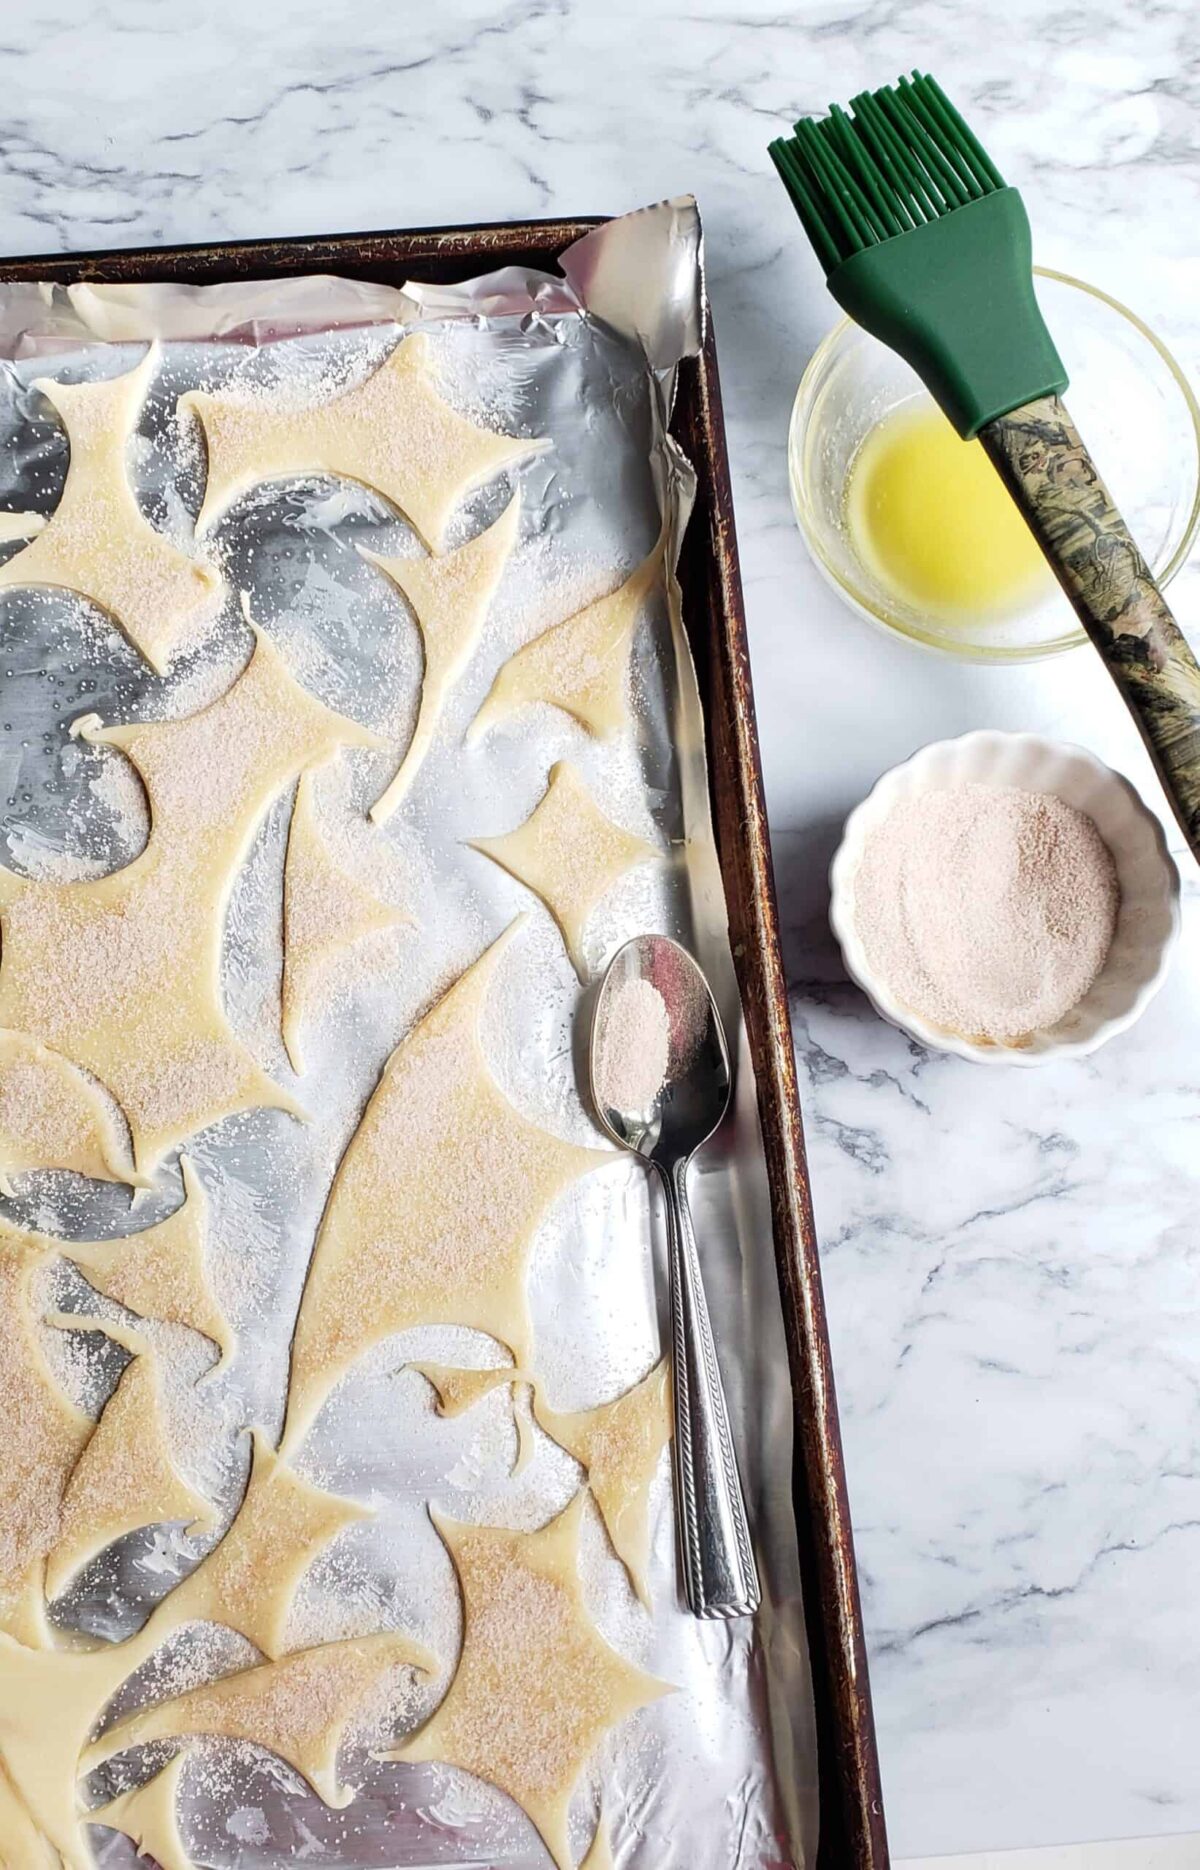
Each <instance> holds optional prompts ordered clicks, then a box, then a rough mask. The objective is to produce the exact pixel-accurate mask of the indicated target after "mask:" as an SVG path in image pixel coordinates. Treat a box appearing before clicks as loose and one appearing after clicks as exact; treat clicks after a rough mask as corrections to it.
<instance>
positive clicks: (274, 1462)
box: [155, 1429, 370, 1660]
mask: <svg viewBox="0 0 1200 1870" xmlns="http://www.w3.org/2000/svg"><path fill="white" fill-rule="evenodd" d="M369 1517H370V1514H369V1512H368V1511H367V1509H366V1508H365V1507H361V1506H357V1505H355V1503H354V1502H353V1501H352V1500H343V1499H339V1498H338V1497H337V1496H336V1495H334V1494H330V1493H323V1492H322V1491H321V1489H320V1488H318V1487H313V1486H311V1485H310V1483H309V1482H308V1481H306V1480H302V1479H301V1477H300V1475H299V1474H296V1473H293V1471H292V1470H291V1469H290V1468H289V1467H287V1466H285V1464H284V1463H283V1461H281V1459H280V1458H279V1456H278V1455H277V1454H275V1453H274V1451H273V1450H272V1449H271V1447H270V1445H269V1444H268V1442H267V1441H266V1439H265V1437H264V1436H263V1435H262V1434H261V1433H260V1432H259V1431H258V1430H257V1429H256V1430H255V1431H254V1454H253V1462H252V1466H251V1470H250V1480H249V1484H248V1485H247V1488H246V1491H245V1493H244V1495H243V1496H242V1503H241V1506H240V1507H239V1508H238V1511H237V1515H236V1517H235V1519H234V1520H233V1523H232V1525H231V1526H230V1527H229V1530H228V1531H227V1532H226V1534H225V1536H224V1538H223V1539H222V1540H221V1541H220V1543H219V1544H218V1545H216V1546H214V1548H213V1550H212V1551H211V1552H210V1553H209V1554H208V1557H207V1558H205V1559H203V1560H202V1562H201V1563H200V1564H199V1565H198V1566H197V1568H196V1570H195V1571H193V1572H192V1573H191V1575H190V1576H189V1577H187V1578H185V1579H184V1580H183V1582H182V1584H179V1585H177V1586H176V1588H175V1590H174V1591H172V1593H171V1595H170V1596H169V1597H167V1598H164V1600H163V1602H162V1604H160V1606H159V1608H158V1610H157V1611H156V1612H155V1616H156V1617H157V1618H158V1619H159V1620H160V1621H161V1622H164V1623H165V1622H168V1621H169V1622H170V1623H171V1624H172V1625H176V1624H178V1623H180V1622H183V1623H191V1622H206V1623H224V1624H228V1626H229V1628H230V1629H232V1630H237V1631H238V1633H239V1635H241V1636H244V1637H246V1638H247V1640H248V1641H249V1642H251V1643H253V1644H254V1645H255V1646H256V1647H257V1648H258V1649H261V1650H262V1652H263V1654H264V1656H269V1657H271V1658H272V1660H274V1659H275V1658H277V1657H278V1656H280V1655H281V1654H282V1653H283V1650H284V1647H285V1630H286V1627H287V1619H288V1612H289V1610H290V1609H291V1604H292V1598H293V1597H294V1596H295V1593H296V1587H297V1585H298V1584H299V1583H300V1580H301V1578H302V1577H303V1576H304V1573H305V1572H306V1571H307V1570H308V1567H309V1566H310V1565H311V1564H312V1562H313V1560H314V1559H315V1558H316V1557H317V1555H318V1553H320V1552H322V1551H323V1550H324V1549H325V1547H326V1546H327V1545H328V1544H329V1542H330V1540H331V1539H332V1538H334V1536H335V1535H336V1534H337V1533H339V1532H341V1530H342V1528H343V1527H344V1526H349V1525H351V1524H352V1523H353V1522H354V1521H355V1520H360V1519H368V1518H369Z"/></svg>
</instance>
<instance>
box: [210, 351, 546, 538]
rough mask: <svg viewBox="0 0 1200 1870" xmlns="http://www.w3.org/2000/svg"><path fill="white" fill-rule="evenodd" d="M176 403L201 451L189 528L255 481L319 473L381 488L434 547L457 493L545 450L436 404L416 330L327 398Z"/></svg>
mask: <svg viewBox="0 0 1200 1870" xmlns="http://www.w3.org/2000/svg"><path fill="white" fill-rule="evenodd" d="M179 407H180V409H190V410H192V411H194V413H195V414H196V415H197V416H199V418H200V422H201V425H202V427H203V429H204V439H205V442H206V444H207V447H208V481H207V484H206V486H205V489H204V505H203V506H202V507H201V509H200V517H199V519H198V520H197V522H196V530H197V532H204V531H205V530H206V528H208V527H210V526H212V525H214V524H215V523H216V521H217V520H218V519H219V518H220V517H221V515H222V513H224V512H225V511H226V509H227V508H228V507H229V506H231V505H232V503H233V502H234V501H235V500H236V499H238V498H239V496H240V495H242V494H244V493H246V492H248V491H249V489H250V488H251V487H256V486H258V485H259V483H260V482H262V481H275V480H289V479H295V478H296V477H298V476H301V475H308V474H329V475H332V476H333V477H334V478H336V479H339V480H353V481H359V482H361V483H362V485H363V486H365V487H370V488H373V489H374V491H375V492H376V493H378V494H382V496H383V498H384V499H385V500H387V501H389V502H390V503H391V505H392V506H394V507H397V508H398V509H399V510H400V512H401V513H403V515H404V517H405V518H406V519H407V520H409V521H410V522H411V523H412V525H413V526H414V527H415V528H416V530H417V531H418V532H419V533H420V535H421V537H422V539H423V540H424V541H425V543H426V544H427V545H428V546H430V548H431V549H432V550H433V551H438V550H439V549H440V547H441V544H442V538H443V535H444V533H445V530H446V526H447V523H448V521H449V519H450V515H451V514H452V513H453V511H454V509H455V507H456V506H457V505H458V502H459V501H460V500H461V499H462V498H463V496H464V494H467V493H469V492H470V491H471V489H472V488H473V487H478V486H480V485H481V483H482V482H483V481H485V480H489V479H490V478H491V476H492V475H493V474H498V473H499V472H500V469H501V468H505V467H509V466H511V465H512V464H513V463H514V462H516V461H520V460H521V459H522V458H523V457H524V456H526V455H530V454H535V453H538V452H540V450H542V449H543V448H546V447H548V446H549V443H548V442H546V441H542V440H532V441H527V440H524V439H523V438H521V437H519V436H512V435H497V434H496V433H494V431H493V430H491V429H484V428H479V427H477V426H476V424H475V423H474V422H468V421H467V420H466V418H465V417H463V416H460V415H459V414H458V412H457V410H455V409H452V408H451V407H450V405H449V403H447V402H445V401H443V399H442V397H441V396H439V394H438V392H437V388H436V382H435V371H434V365H433V354H432V351H431V348H430V344H429V339H428V338H427V337H426V336H425V334H424V333H423V332H416V333H414V334H413V336H412V337H409V338H402V339H401V340H400V342H399V343H398V344H397V345H396V346H395V348H394V350H392V351H391V353H390V354H389V355H388V357H386V358H385V359H384V361H383V363H382V364H380V366H379V368H378V369H377V370H376V371H374V372H373V374H372V375H371V376H369V377H368V378H367V379H366V381H365V382H364V383H359V384H357V385H356V386H355V387H354V388H353V389H350V390H346V391H345V392H344V393H343V394H342V395H341V396H335V397H334V398H333V399H332V400H331V401H328V402H323V403H314V404H312V405H310V406H309V407H307V408H299V409H289V408H286V407H280V405H279V402H278V400H277V399H271V398H269V397H267V396H257V397H254V396H242V397H234V396H212V395H207V394H205V393H204V392H203V391H200V390H190V391H189V392H188V394H187V395H186V396H182V397H181V398H180V400H179Z"/></svg>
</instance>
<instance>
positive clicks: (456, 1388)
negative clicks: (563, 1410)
mask: <svg viewBox="0 0 1200 1870" xmlns="http://www.w3.org/2000/svg"><path fill="white" fill-rule="evenodd" d="M408 1368H409V1369H410V1370H416V1371H418V1372H419V1374H420V1375H421V1376H423V1377H424V1378H425V1381H426V1382H427V1383H428V1384H430V1385H431V1386H432V1388H433V1389H434V1390H435V1391H436V1392H437V1412H438V1414H439V1415H440V1416H459V1415H465V1414H466V1412H467V1410H468V1409H473V1408H474V1407H475V1405H476V1403H478V1402H482V1401H483V1399H484V1397H485V1396H488V1395H490V1394H491V1392H492V1391H493V1390H495V1389H499V1388H500V1387H501V1385H502V1384H511V1385H512V1386H513V1398H512V1403H513V1422H514V1424H515V1426H516V1431H517V1452H516V1456H515V1458H514V1461H513V1466H512V1472H513V1477H514V1479H515V1477H516V1476H517V1475H518V1474H520V1473H523V1472H524V1470H525V1468H526V1467H527V1466H528V1465H529V1462H530V1459H531V1458H532V1455H533V1432H532V1429H531V1426H530V1421H529V1406H528V1402H527V1400H526V1398H527V1397H528V1395H529V1393H530V1391H531V1390H532V1387H533V1386H532V1384H530V1383H528V1382H527V1381H526V1380H525V1378H524V1375H523V1372H521V1371H520V1370H518V1369H516V1368H515V1367H514V1365H512V1364H500V1365H499V1366H497V1367H496V1368H493V1369H490V1370H459V1369H454V1368H452V1367H451V1366H450V1365H449V1364H410V1365H409V1366H408Z"/></svg>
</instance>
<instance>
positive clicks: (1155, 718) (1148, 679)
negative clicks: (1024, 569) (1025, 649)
mask: <svg viewBox="0 0 1200 1870" xmlns="http://www.w3.org/2000/svg"><path fill="white" fill-rule="evenodd" d="M979 439H980V441H981V442H982V443H983V445H984V447H985V448H986V449H987V451H988V454H989V455H990V456H991V459H992V460H993V461H994V463H995V465H996V467H997V468H998V469H999V472H1000V475H1001V478H1002V479H1003V481H1004V483H1005V485H1006V486H1007V488H1008V491H1009V492H1010V493H1011V495H1012V497H1013V499H1014V500H1015V501H1016V503H1017V505H1018V506H1019V507H1020V509H1021V512H1022V513H1023V514H1024V516H1025V519H1026V520H1027V522H1028V524H1029V527H1030V529H1031V531H1032V532H1033V535H1034V537H1035V538H1036V540H1037V542H1038V544H1039V545H1040V546H1041V548H1042V551H1043V552H1044V553H1045V555H1046V557H1047V559H1048V560H1049V562H1050V565H1051V568H1052V569H1053V571H1054V574H1055V576H1056V577H1057V579H1058V581H1059V583H1060V584H1061V585H1062V588H1063V590H1064V591H1065V592H1066V594H1067V596H1068V597H1069V598H1070V600H1071V604H1072V606H1073V608H1074V610H1075V613H1076V615H1077V616H1078V618H1079V621H1080V622H1081V623H1082V625H1083V627H1084V629H1085V630H1086V631H1087V633H1088V635H1089V636H1090V637H1091V639H1092V642H1093V643H1094V644H1095V646H1096V648H1097V649H1098V650H1099V651H1100V654H1101V655H1102V656H1103V658H1104V660H1105V663H1106V664H1107V666H1108V672H1109V674H1110V675H1111V676H1112V678H1113V680H1114V682H1115V683H1116V684H1117V687H1118V688H1119V689H1120V691H1121V694H1122V695H1123V697H1124V699H1125V705H1126V706H1127V707H1128V709H1129V711H1130V713H1131V714H1132V715H1133V718H1134V720H1135V721H1136V722H1137V724H1138V727H1139V728H1140V729H1141V733H1142V738H1143V739H1144V741H1145V742H1146V745H1147V747H1148V748H1149V750H1150V757H1151V759H1152V760H1153V761H1154V765H1155V768H1156V770H1157V772H1158V776H1159V778H1160V779H1161V780H1162V783H1163V787H1164V790H1165V791H1166V794H1167V797H1168V799H1169V800H1170V801H1171V806H1172V808H1173V810H1174V812H1175V816H1176V818H1177V819H1178V820H1179V823H1180V825H1181V826H1182V828H1183V833H1184V836H1185V837H1186V838H1187V841H1188V844H1189V846H1190V848H1191V852H1192V855H1193V857H1195V858H1196V859H1197V861H1200V666H1198V665H1197V662H1196V658H1195V656H1194V655H1193V654H1192V652H1191V650H1190V649H1189V648H1188V645H1187V641H1186V639H1185V637H1184V635H1183V632H1182V630H1181V629H1180V628H1179V625H1178V624H1177V623H1176V621H1175V619H1174V617H1173V616H1172V615H1171V612H1170V611H1169V610H1168V608H1167V606H1166V603H1165V601H1164V599H1163V596H1162V593H1161V592H1160V590H1159V589H1158V586H1157V585H1156V584H1155V582H1154V579H1153V577H1152V576H1151V573H1150V569H1149V567H1148V566H1147V564H1146V561H1145V559H1144V558H1143V557H1142V555H1141V553H1140V552H1139V551H1138V549H1137V546H1136V545H1135V544H1134V542H1133V540H1132V539H1131V538H1130V536H1129V533H1128V531H1127V529H1126V526H1125V522H1124V520H1123V519H1122V518H1121V515H1120V514H1119V513H1118V512H1117V509H1116V507H1115V506H1114V505H1113V502H1112V496H1111V495H1110V493H1109V491H1108V489H1107V487H1106V486H1105V485H1104V482H1103V481H1102V480H1101V478H1100V476H1099V474H1098V473H1097V471H1096V467H1095V464H1094V463H1093V461H1092V458H1091V456H1090V455H1089V453H1088V451H1087V449H1086V448H1085V447H1084V445H1083V443H1082V442H1081V441H1080V439H1079V436H1078V434H1077V433H1076V430H1075V425H1074V423H1073V422H1072V421H1071V418H1070V416H1069V415H1068V414H1067V412H1066V410H1065V409H1064V408H1063V405H1062V403H1061V402H1060V401H1059V399H1058V397H1057V396H1041V397H1039V398H1038V399H1037V401H1036V402H1031V403H1026V404H1025V405H1024V407H1023V408H1020V409H1014V410H1013V411H1012V413H1011V414H1010V415H1006V416H1000V417H998V418H997V420H996V421H995V422H990V423H988V425H987V426H986V428H983V429H981V430H980V432H979Z"/></svg>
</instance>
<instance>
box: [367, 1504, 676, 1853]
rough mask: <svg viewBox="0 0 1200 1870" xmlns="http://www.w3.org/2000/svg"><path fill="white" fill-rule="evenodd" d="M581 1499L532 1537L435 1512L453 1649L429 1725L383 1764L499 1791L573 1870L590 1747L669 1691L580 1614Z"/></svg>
mask: <svg viewBox="0 0 1200 1870" xmlns="http://www.w3.org/2000/svg"><path fill="white" fill-rule="evenodd" d="M584 1499H585V1495H584V1494H582V1493H580V1494H577V1495H576V1496H575V1499H574V1500H573V1501H572V1502H571V1504H570V1506H568V1507H567V1509H566V1511H565V1512H563V1513H560V1514H559V1516H558V1518H557V1519H554V1520H552V1521H551V1522H550V1524H549V1525H548V1526H544V1527H543V1528H542V1530H541V1531H540V1532H507V1531H504V1530H503V1529H502V1528H500V1527H494V1526H469V1525H462V1524H459V1523H457V1522H455V1521H453V1520H445V1519H443V1518H442V1517H441V1516H440V1515H439V1514H437V1513H435V1514H434V1515H433V1519H434V1523H435V1525H436V1526H437V1529H438V1531H439V1533H440V1534H441V1536H442V1538H443V1539H444V1540H445V1542H446V1544H447V1546H448V1547H449V1549H450V1555H451V1557H452V1558H453V1560H454V1567H455V1570H456V1571H457V1573H458V1579H459V1584H460V1586H461V1588H462V1597H463V1642H462V1652H461V1654H460V1656H459V1661H458V1668H457V1670H456V1671H455V1675H454V1680H453V1681H452V1682H451V1684H450V1688H449V1691H448V1693H447V1695H446V1697H445V1699H444V1700H443V1702H442V1703H441V1705H440V1707H439V1708H438V1709H437V1711H436V1712H435V1713H434V1714H433V1716H432V1717H431V1719H430V1720H429V1721H428V1722H427V1723H426V1724H425V1726H424V1727H423V1728H421V1729H420V1731H419V1732H418V1733H417V1734H415V1735H414V1737H413V1738H412V1739H411V1740H409V1741H407V1742H406V1743H405V1745H404V1746H402V1747H399V1748H397V1749H396V1750H395V1751H394V1752H390V1753H388V1754H386V1755H384V1756H383V1757H385V1758H388V1759H395V1760H441V1761H443V1762H445V1763H446V1764H447V1765H450V1766H459V1767H462V1768H463V1769H464V1770H465V1771H466V1772H469V1773H473V1774H474V1775H475V1776H476V1778H478V1779H486V1780H487V1781H488V1782H489V1784H491V1785H494V1786H498V1787H499V1788H500V1790H501V1791H502V1792H506V1793H507V1794H508V1796H509V1798H511V1799H513V1800H515V1802H516V1803H517V1804H518V1805H519V1806H520V1807H521V1808H522V1810H523V1811H524V1812H525V1813H526V1814H527V1815H528V1817H529V1818H530V1819H532V1821H533V1823H534V1824H535V1825H536V1827H537V1829H538V1831H539V1832H540V1834H541V1837H542V1839H543V1842H544V1843H545V1845H546V1848H547V1849H548V1850H549V1852H550V1855H551V1856H552V1857H553V1859H554V1861H555V1863H556V1864H557V1865H558V1866H559V1870H572V1861H573V1860H572V1857H571V1852H570V1847H569V1844H568V1842H567V1810H568V1807H569V1805H570V1802H571V1793H572V1791H573V1790H574V1787H575V1783H576V1781H577V1779H578V1778H579V1775H580V1773H581V1772H582V1771H583V1768H584V1766H585V1765H586V1763H587V1761H588V1758H589V1756H590V1755H591V1753H592V1750H593V1748H594V1747H595V1746H596V1744H597V1742H598V1741H599V1740H600V1739H601V1737H602V1736H603V1735H604V1733H605V1732H606V1731H607V1730H608V1729H609V1728H610V1727H613V1726H615V1725H616V1723H617V1722H618V1721H622V1720H624V1719H625V1718H626V1716H628V1715H630V1714H632V1713H634V1712H635V1710H636V1709H638V1708H641V1707H644V1706H645V1705H646V1703H647V1702H650V1701H655V1700H657V1698H658V1697H659V1696H660V1695H663V1694H666V1693H668V1692H669V1690H668V1685H667V1684H666V1683H665V1682H657V1681H655V1680H654V1679H653V1678H652V1677H651V1676H649V1675H644V1674H643V1673H642V1671H641V1670H640V1669H636V1668H634V1667H633V1665H632V1664H631V1663H628V1662H626V1661H625V1660H624V1658H623V1657H622V1656H619V1655H618V1654H617V1652H616V1650H615V1649H611V1648H610V1647H609V1645H608V1644H607V1643H606V1642H605V1641H604V1638H603V1637H602V1636H601V1635H600V1632H599V1631H598V1630H597V1629H596V1627H595V1625H594V1624H593V1623H592V1621H591V1619H590V1617H589V1616H588V1614H587V1610H586V1608H585V1606H584V1602H583V1593H582V1590H581V1588H580V1583H579V1574H578V1568H577V1557H578V1547H579V1522H580V1514H581V1511H582V1507H583V1501H584Z"/></svg>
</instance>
